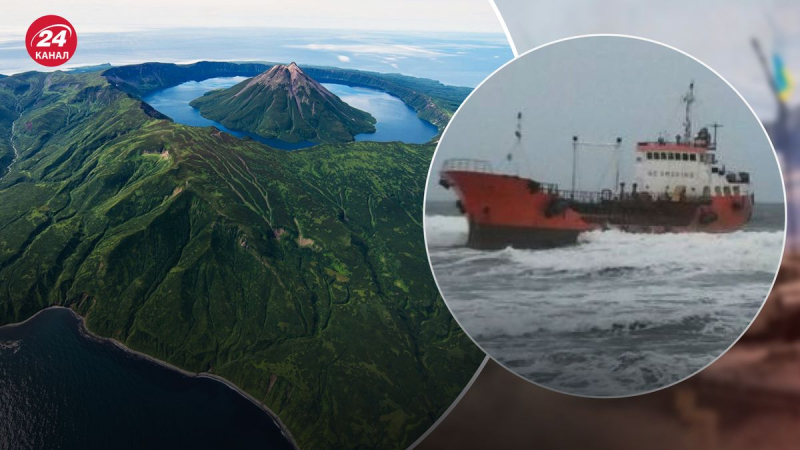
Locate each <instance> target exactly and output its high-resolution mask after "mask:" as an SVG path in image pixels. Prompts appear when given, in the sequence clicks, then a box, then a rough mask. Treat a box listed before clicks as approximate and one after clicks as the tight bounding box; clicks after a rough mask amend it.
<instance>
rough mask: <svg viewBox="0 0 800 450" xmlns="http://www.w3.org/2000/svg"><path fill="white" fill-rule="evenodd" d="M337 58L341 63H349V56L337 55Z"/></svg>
mask: <svg viewBox="0 0 800 450" xmlns="http://www.w3.org/2000/svg"><path fill="white" fill-rule="evenodd" d="M337 58H338V59H339V61H341V62H350V57H349V56H345V55H339V56H337Z"/></svg>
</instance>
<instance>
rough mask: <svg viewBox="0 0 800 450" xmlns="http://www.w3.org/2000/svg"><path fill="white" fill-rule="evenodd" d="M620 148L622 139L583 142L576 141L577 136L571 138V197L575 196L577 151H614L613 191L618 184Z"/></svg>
mask: <svg viewBox="0 0 800 450" xmlns="http://www.w3.org/2000/svg"><path fill="white" fill-rule="evenodd" d="M620 147H622V138H621V137H618V138H617V139H616V140H615V141H614V142H584V141H581V140H580V139H578V136H577V135H575V136H572V188H571V192H572V194H571V195H572V197H573V198H574V196H575V190H576V179H577V173H578V150H580V149H583V148H595V149H598V148H599V149H609V148H610V149H612V150H614V167H615V172H616V173H615V175H614V186H615V189H616V187H617V186H620V184H619V149H620Z"/></svg>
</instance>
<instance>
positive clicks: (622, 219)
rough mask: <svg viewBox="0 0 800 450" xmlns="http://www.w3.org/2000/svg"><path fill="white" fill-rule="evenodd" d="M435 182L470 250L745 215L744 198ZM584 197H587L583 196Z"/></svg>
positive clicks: (508, 181)
mask: <svg viewBox="0 0 800 450" xmlns="http://www.w3.org/2000/svg"><path fill="white" fill-rule="evenodd" d="M440 184H442V185H443V186H445V187H447V188H452V189H453V190H454V191H455V193H456V195H457V196H458V198H459V206H460V208H461V210H462V212H463V213H464V214H465V215H466V217H467V219H468V222H469V237H468V242H467V245H468V246H469V247H472V248H478V249H498V248H505V247H509V246H510V247H515V248H527V249H539V248H553V247H561V246H565V245H571V244H575V243H576V242H577V238H578V235H579V234H580V233H582V232H585V231H592V230H599V229H619V230H622V231H626V232H632V233H686V232H708V233H727V232H732V231H736V230H738V229H740V228H741V227H742V226H744V225H745V224H746V223H747V222H748V221H749V220H750V218H751V216H752V209H753V198H752V197H751V196H749V195H726V196H712V197H707V198H702V199H692V200H686V199H682V200H673V199H657V200H654V199H652V198H650V197H649V196H644V195H641V194H640V195H631V194H629V195H627V196H623V198H622V199H618V198H611V196H610V193H606V194H607V195H606V197H603V195H602V194H601V193H565V192H563V191H559V190H558V189H557V187H555V186H553V185H549V184H543V183H539V182H536V181H535V180H530V179H526V178H521V177H517V176H512V175H502V174H495V173H488V172H475V171H469V170H448V171H444V172H442V174H441V180H440ZM590 194H591V195H590Z"/></svg>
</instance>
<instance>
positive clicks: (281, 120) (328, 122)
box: [191, 63, 375, 142]
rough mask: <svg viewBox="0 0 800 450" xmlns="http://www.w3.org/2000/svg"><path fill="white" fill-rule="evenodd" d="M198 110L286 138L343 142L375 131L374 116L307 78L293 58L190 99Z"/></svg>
mask: <svg viewBox="0 0 800 450" xmlns="http://www.w3.org/2000/svg"><path fill="white" fill-rule="evenodd" d="M191 105H192V106H193V107H195V108H197V109H199V110H200V114H202V115H203V116H204V117H207V118H209V119H212V120H215V121H217V122H219V123H221V124H223V125H225V126H226V127H228V128H233V129H236V130H245V131H249V132H251V133H255V134H257V135H259V136H263V137H266V138H278V139H281V140H284V141H288V142H297V141H321V142H348V141H352V140H354V139H353V137H354V136H355V135H357V134H359V133H374V132H375V118H374V117H372V115H370V114H369V113H368V112H365V111H361V110H359V109H356V108H353V107H352V106H350V105H348V104H347V103H345V102H343V101H342V100H341V99H339V97H337V96H336V95H334V94H333V93H331V92H330V91H328V90H327V89H326V88H325V87H324V86H322V85H321V84H319V83H317V82H316V81H314V80H313V79H311V78H309V77H308V76H307V75H306V74H305V73H303V71H302V70H300V68H299V67H297V65H296V64H295V63H291V64H289V65H288V66H284V65H275V66H272V68H270V69H269V70H267V71H266V72H264V73H262V74H260V75H258V76H256V77H254V78H250V79H247V80H244V81H242V82H241V83H239V84H237V85H236V86H233V87H231V88H229V89H220V90H216V91H212V92H209V93H207V94H206V95H204V96H202V97H200V98H198V99H195V100H194V101H192V103H191Z"/></svg>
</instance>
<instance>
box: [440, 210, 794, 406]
mask: <svg viewBox="0 0 800 450" xmlns="http://www.w3.org/2000/svg"><path fill="white" fill-rule="evenodd" d="M425 227H426V238H427V243H428V247H429V252H430V256H431V262H432V265H433V269H434V274H435V275H436V280H437V282H438V284H439V288H440V290H441V291H442V295H443V296H444V298H445V300H446V301H447V303H448V306H449V307H450V308H451V309H452V310H453V312H454V314H455V316H456V318H457V319H458V321H459V323H460V324H461V325H462V326H463V327H464V329H465V330H466V331H467V332H468V333H469V334H470V335H471V336H472V337H473V338H474V339H475V340H476V341H477V342H478V344H480V345H481V346H482V347H483V348H484V349H485V350H486V351H487V352H489V353H490V354H491V355H492V356H493V357H495V358H496V359H498V360H499V361H500V362H501V363H504V364H505V365H507V366H508V367H509V368H511V369H513V370H515V371H517V372H518V373H520V374H522V375H525V376H527V377H529V378H530V379H532V380H533V381H536V382H539V383H541V384H543V385H546V386H548V387H552V388H555V389H558V390H562V391H566V392H571V393H577V394H584V395H603V396H605V395H629V394H633V393H637V392H643V391H648V390H652V389H655V388H658V387H661V386H664V385H667V384H670V383H672V382H675V381H678V380H680V379H682V378H684V377H686V376H688V375H690V374H692V373H694V372H696V371H697V370H699V369H701V368H702V367H704V366H705V365H707V364H708V363H710V362H711V361H712V360H713V359H715V358H716V357H717V356H719V355H720V354H721V353H722V352H723V351H724V350H725V349H727V348H728V347H729V346H730V345H731V344H732V343H733V342H734V341H735V340H736V339H737V338H738V336H740V335H741V333H743V332H744V330H745V328H746V327H747V325H748V324H749V323H750V321H751V320H752V319H753V317H754V316H755V314H756V312H757V311H758V309H759V308H760V306H761V304H762V302H763V300H764V298H765V296H766V295H767V293H768V290H769V288H770V286H771V284H772V281H773V278H774V275H775V272H776V270H777V268H778V265H779V263H780V259H781V254H782V246H783V231H782V230H764V229H763V228H762V231H738V232H735V233H728V234H706V233H687V234H657V235H656V234H630V233H623V232H619V231H595V232H589V233H584V234H582V235H581V236H580V238H579V243H578V244H577V245H574V246H569V247H563V248H558V249H551V250H519V249H513V248H506V249H503V250H497V251H479V250H473V249H469V248H466V247H464V244H465V243H466V238H467V232H468V229H467V223H466V221H465V220H464V219H463V218H461V217H451V216H428V217H426V221H425Z"/></svg>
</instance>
